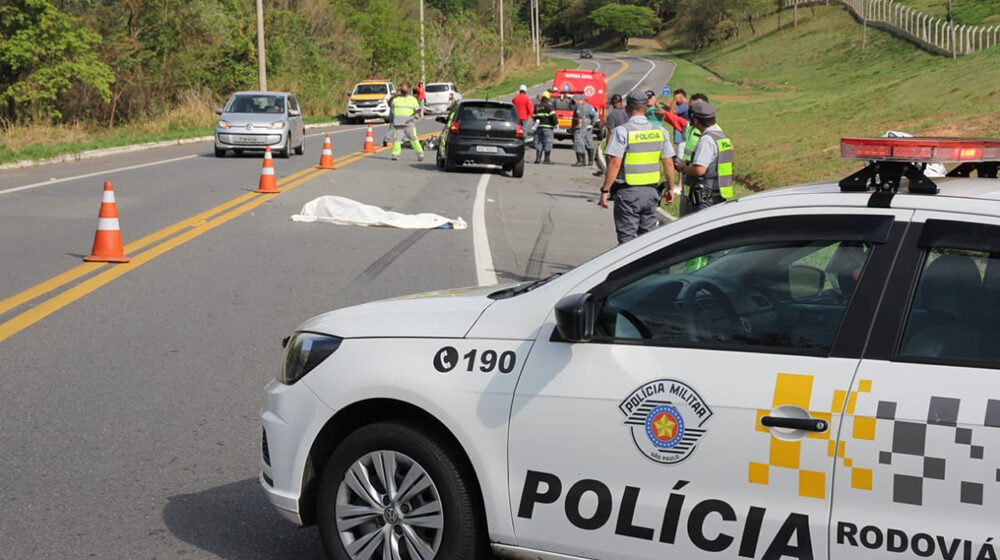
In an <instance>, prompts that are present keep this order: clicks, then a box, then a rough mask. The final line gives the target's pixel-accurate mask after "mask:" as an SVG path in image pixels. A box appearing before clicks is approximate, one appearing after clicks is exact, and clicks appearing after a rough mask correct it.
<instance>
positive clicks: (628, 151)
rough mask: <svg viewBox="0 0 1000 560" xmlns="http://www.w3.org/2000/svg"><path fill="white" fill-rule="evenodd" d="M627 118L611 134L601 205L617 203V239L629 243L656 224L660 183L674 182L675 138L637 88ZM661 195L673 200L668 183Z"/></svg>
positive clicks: (629, 96) (606, 205)
mask: <svg viewBox="0 0 1000 560" xmlns="http://www.w3.org/2000/svg"><path fill="white" fill-rule="evenodd" d="M625 103H626V105H627V107H628V114H629V120H628V122H626V123H625V124H623V125H621V126H619V127H617V128H615V129H614V130H612V131H609V133H608V148H607V150H606V151H605V154H606V155H607V157H608V171H607V174H605V176H604V184H603V185H602V186H601V200H600V202H599V203H598V204H600V205H601V207H603V208H607V207H608V200H609V199H611V200H614V202H615V210H614V216H615V232H616V233H617V235H618V243H619V244H621V243H625V242H626V241H630V240H632V239H634V238H636V237H637V236H639V235H642V234H644V233H647V232H649V231H652V230H653V229H655V228H656V225H657V223H658V220H657V218H656V208H657V206H659V203H660V193H659V190H657V186H658V185H659V184H660V183H661V182H662V180H661V172H662V173H663V175H665V176H666V180H667V184H668V185H670V184H673V182H674V166H673V162H672V158H673V157H674V147H673V142H671V138H670V136H669V135H668V134H667V131H666V130H663V127H661V126H658V125H655V124H653V123H651V122H649V120H648V119H647V118H646V117H645V113H646V104H647V98H646V95H645V94H644V93H642V92H640V91H633V92H630V93H629V94H628V96H626V98H625ZM663 200H664V202H666V203H667V204H670V203H671V202H673V200H674V192H673V190H672V189H670V188H668V189H666V191H665V192H664V193H663Z"/></svg>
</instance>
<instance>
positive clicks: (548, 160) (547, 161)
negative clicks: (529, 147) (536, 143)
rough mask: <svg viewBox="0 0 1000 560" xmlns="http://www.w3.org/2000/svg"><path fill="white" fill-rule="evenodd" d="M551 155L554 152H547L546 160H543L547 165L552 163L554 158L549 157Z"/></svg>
mask: <svg viewBox="0 0 1000 560" xmlns="http://www.w3.org/2000/svg"><path fill="white" fill-rule="evenodd" d="M551 155H552V152H545V161H544V162H542V163H544V164H545V165H552V160H551V159H549V156H551Z"/></svg>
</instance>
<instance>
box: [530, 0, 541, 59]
mask: <svg viewBox="0 0 1000 560" xmlns="http://www.w3.org/2000/svg"><path fill="white" fill-rule="evenodd" d="M540 1H541V0H534V4H535V10H534V12H533V14H532V17H533V18H534V19H535V66H541V65H542V18H541V16H540V15H539V11H540V8H539V6H538V3H539V2H540Z"/></svg>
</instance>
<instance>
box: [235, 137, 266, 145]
mask: <svg viewBox="0 0 1000 560" xmlns="http://www.w3.org/2000/svg"><path fill="white" fill-rule="evenodd" d="M236 141H237V142H238V143H240V144H263V143H264V138H263V137H262V136H237V137H236Z"/></svg>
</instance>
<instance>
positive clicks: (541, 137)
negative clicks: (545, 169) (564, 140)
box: [534, 90, 559, 164]
mask: <svg viewBox="0 0 1000 560" xmlns="http://www.w3.org/2000/svg"><path fill="white" fill-rule="evenodd" d="M549 97H550V94H549V91H548V90H545V91H543V92H542V99H541V101H539V102H538V105H535V114H534V117H535V120H536V121H538V130H536V131H535V163H540V162H541V161H542V154H544V155H545V163H547V164H551V163H552V160H551V159H549V158H550V156H551V155H552V139H553V130H552V129H554V128H555V127H556V126H558V125H559V120H558V119H557V118H556V109H555V107H553V106H552V102H551V101H549Z"/></svg>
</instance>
